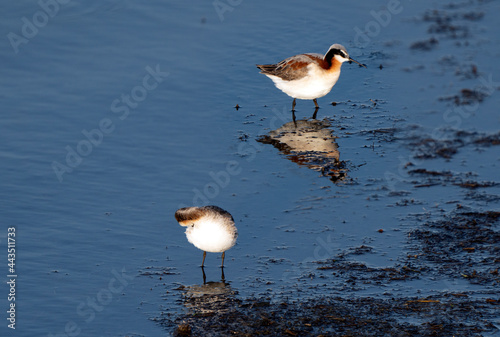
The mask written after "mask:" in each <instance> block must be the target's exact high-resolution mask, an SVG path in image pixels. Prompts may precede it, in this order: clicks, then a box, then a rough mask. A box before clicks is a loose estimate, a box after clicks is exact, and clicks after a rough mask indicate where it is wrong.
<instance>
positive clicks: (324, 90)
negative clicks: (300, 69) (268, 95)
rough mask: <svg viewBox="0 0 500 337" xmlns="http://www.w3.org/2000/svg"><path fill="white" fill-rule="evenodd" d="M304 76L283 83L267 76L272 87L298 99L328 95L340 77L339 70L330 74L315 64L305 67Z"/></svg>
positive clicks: (276, 78) (278, 79) (275, 77)
mask: <svg viewBox="0 0 500 337" xmlns="http://www.w3.org/2000/svg"><path fill="white" fill-rule="evenodd" d="M307 69H308V73H307V75H306V76H304V77H302V78H300V79H297V80H292V81H285V80H283V79H281V78H280V77H277V76H273V75H267V74H266V76H267V77H269V78H270V79H271V80H273V82H274V85H276V87H277V88H278V89H280V90H281V91H283V92H284V93H285V94H287V95H288V96H291V97H293V98H299V99H315V98H319V97H323V96H325V95H326V94H328V93H329V92H330V91H331V90H332V88H333V86H334V85H335V83H337V80H338V79H339V76H340V70H339V71H335V72H331V71H326V70H325V69H323V68H321V67H319V66H318V65H316V64H310V65H308V66H307Z"/></svg>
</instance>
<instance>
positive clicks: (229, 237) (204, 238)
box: [186, 218, 237, 253]
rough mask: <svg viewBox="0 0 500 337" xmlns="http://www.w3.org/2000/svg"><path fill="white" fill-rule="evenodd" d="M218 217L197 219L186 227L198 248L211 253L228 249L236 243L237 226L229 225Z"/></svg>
mask: <svg viewBox="0 0 500 337" xmlns="http://www.w3.org/2000/svg"><path fill="white" fill-rule="evenodd" d="M216 220H217V219H212V218H210V219H204V220H201V221H197V222H196V223H195V224H194V225H192V226H189V227H188V228H187V229H186V236H187V239H188V241H189V242H191V243H192V244H193V245H194V246H195V247H196V248H198V249H201V250H203V251H206V252H210V253H220V252H224V251H226V250H228V249H229V248H231V247H232V246H234V245H235V243H236V237H237V232H236V228H235V227H234V226H233V227H228V226H227V225H224V224H222V223H221V222H220V221H216Z"/></svg>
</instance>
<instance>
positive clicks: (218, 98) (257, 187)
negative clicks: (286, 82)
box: [0, 1, 500, 336]
mask: <svg viewBox="0 0 500 337" xmlns="http://www.w3.org/2000/svg"><path fill="white" fill-rule="evenodd" d="M237 3H238V4H237ZM387 3H388V2H387V1H376V2H373V1H363V2H357V3H356V4H352V3H351V2H348V1H343V2H341V3H338V2H337V3H336V5H335V6H333V4H328V3H323V2H319V1H316V2H312V3H308V5H307V6H304V5H303V3H302V2H299V1H293V2H290V1H288V2H286V5H285V3H284V2H273V3H268V2H263V1H252V2H248V1H240V2H237V1H235V2H233V4H237V5H235V6H230V7H225V8H226V9H227V11H225V12H224V13H222V14H221V16H219V15H218V13H217V11H216V9H215V8H214V6H213V4H212V3H211V2H202V1H198V2H196V3H190V4H179V3H176V2H172V1H169V2H163V1H162V2H160V1H149V2H148V3H144V4H139V3H134V2H129V1H126V2H117V1H104V2H102V1H100V2H98V1H90V2H89V1H87V2H77V1H70V2H68V4H64V5H60V6H59V8H58V10H57V11H56V9H55V7H54V8H52V14H54V16H53V17H50V18H49V17H48V16H47V18H48V19H47V22H46V24H40V22H41V21H37V22H38V23H39V26H40V27H38V31H37V32H36V33H34V32H31V33H32V34H30V37H29V38H27V39H26V40H23V41H24V42H23V43H20V44H19V45H15V46H13V45H12V44H11V43H10V41H9V35H8V34H9V33H11V32H12V33H15V34H17V35H18V36H21V35H22V34H23V31H22V29H23V25H24V24H25V23H23V21H22V18H23V17H26V18H27V19H28V20H29V21H31V22H32V21H33V15H35V16H36V18H37V19H36V20H43V15H42V16H40V14H37V13H39V12H40V11H41V7H40V5H39V4H38V3H37V2H35V1H29V2H23V3H16V4H10V3H9V4H2V5H0V13H1V14H0V19H1V20H0V22H1V26H2V32H3V33H4V36H5V37H6V38H4V39H2V42H1V46H2V48H0V60H1V64H2V65H3V67H2V69H3V70H2V76H1V77H0V89H1V90H0V92H1V93H0V95H1V98H2V102H3V106H4V113H3V114H2V117H1V118H0V123H1V126H2V133H1V135H0V137H1V142H0V144H1V145H0V154H1V157H2V159H1V161H2V165H1V166H0V167H1V176H2V189H0V195H1V198H2V202H1V203H0V210H1V214H2V218H3V221H2V224H3V225H2V232H1V233H0V240H1V241H0V242H1V244H2V247H5V242H6V236H7V227H9V226H15V227H16V229H17V274H18V280H17V283H18V288H17V291H18V293H17V302H16V304H17V305H18V308H19V309H18V310H19V311H18V316H17V328H16V330H17V331H16V332H15V333H17V334H18V335H20V336H21V335H23V336H31V335H48V336H50V335H51V334H52V335H57V336H59V335H61V336H62V335H65V334H64V331H65V329H66V335H70V334H71V333H74V334H73V335H75V333H76V332H78V334H77V335H81V336H86V335H88V336H92V335H101V336H111V335H113V336H116V335H118V336H125V335H138V336H140V335H145V336H157V335H160V334H161V335H165V334H170V333H172V330H171V329H169V328H163V327H162V326H161V325H159V324H156V323H155V321H154V319H156V318H158V317H162V316H163V315H167V316H168V315H171V319H172V320H173V319H174V318H175V317H176V315H177V314H181V313H183V312H184V309H183V304H182V294H181V293H182V292H181V291H179V290H175V289H178V288H179V286H192V285H200V284H201V283H202V273H201V271H200V268H198V265H199V263H200V262H201V257H202V253H201V252H200V251H199V250H197V249H195V248H194V247H193V246H191V245H190V244H189V243H188V242H187V240H186V239H185V235H184V233H183V229H182V228H181V227H180V226H179V225H178V224H177V223H176V222H175V219H174V217H173V214H174V212H175V210H176V209H177V208H179V207H181V206H184V205H192V204H203V203H209V204H215V205H218V206H220V207H223V208H224V209H227V210H228V211H230V212H231V213H232V215H233V217H234V218H235V219H236V223H237V226H238V230H239V239H238V244H237V245H236V246H235V247H234V248H233V249H231V250H230V251H228V252H227V254H226V268H225V270H224V271H225V279H226V281H228V282H229V283H230V286H231V289H232V290H233V291H237V293H238V296H240V297H241V298H245V297H251V296H256V297H258V296H264V297H266V296H267V297H270V298H272V299H273V300H276V301H278V300H279V299H280V298H284V297H289V298H297V299H299V300H300V299H306V298H312V297H315V296H318V295H324V294H325V293H326V294H331V295H332V296H333V295H335V296H364V295H367V294H369V295H372V296H385V295H387V294H391V295H400V296H408V295H414V294H415V293H419V294H422V296H423V295H425V294H434V293H441V292H446V291H467V292H470V294H471V296H477V297H478V298H479V297H481V296H484V294H489V293H491V292H492V291H493V290H494V286H493V285H492V284H489V283H485V284H473V283H471V282H467V280H465V279H464V278H463V277H462V278H461V277H459V276H457V277H449V276H447V275H441V276H440V275H430V276H428V277H426V276H424V277H421V278H419V279H415V280H407V281H401V282H391V283H390V284H384V285H380V284H365V285H363V284H358V285H357V286H356V287H348V286H345V281H346V279H345V278H343V277H339V276H335V277H333V276H332V272H331V270H318V266H319V265H318V263H317V262H318V261H319V262H321V261H323V262H325V261H328V260H330V259H332V258H336V257H337V256H338V254H342V253H346V252H350V251H351V250H353V249H356V248H359V247H360V246H363V245H364V246H368V247H371V248H370V250H369V252H368V253H366V252H365V253H360V254H348V255H347V259H349V260H350V261H354V262H359V263H363V264H366V265H367V266H369V267H373V268H376V267H391V266H394V265H395V264H397V263H398V262H401V261H402V260H403V259H404V258H405V257H406V255H407V254H408V253H409V252H410V251H411V249H412V248H411V247H413V246H412V245H415V244H417V249H419V248H418V247H419V246H418V243H415V242H410V241H409V234H410V233H411V231H412V230H414V229H416V228H420V227H421V226H422V225H424V224H425V223H426V222H431V221H435V220H439V219H441V218H442V217H443V216H444V215H447V214H450V213H451V212H453V211H454V210H456V209H457V204H460V205H461V207H463V208H464V209H466V210H475V211H488V210H498V206H499V205H498V204H499V200H500V198H499V197H498V195H499V185H498V166H499V164H500V162H499V159H500V152H499V151H500V148H499V147H498V146H493V145H491V144H493V143H492V142H490V143H491V144H488V143H486V144H487V145H484V144H485V143H481V142H477V140H478V139H480V138H481V137H483V138H484V137H485V136H487V135H490V134H497V133H498V130H499V126H500V119H499V117H498V112H497V106H498V103H499V95H498V87H499V86H500V84H499V83H498V77H497V74H498V73H499V66H498V63H497V62H496V60H497V59H498V57H499V56H500V55H499V53H500V50H499V48H498V45H500V44H499V36H498V34H497V32H498V28H499V27H498V21H497V20H496V17H495V15H493V13H497V12H498V10H499V4H498V3H497V2H486V3H483V2H470V3H462V2H458V1H457V2H452V3H455V4H456V6H448V5H441V4H440V3H437V2H434V1H419V2H406V1H402V2H401V6H400V7H398V10H397V12H398V13H395V14H391V17H390V18H389V17H387V16H386V17H385V20H386V21H383V20H382V19H380V20H382V21H377V20H376V18H375V16H374V15H373V14H372V13H371V11H376V13H380V11H382V10H384V9H385V8H387ZM339 4H340V6H339ZM433 9H436V10H440V11H444V12H445V13H447V14H448V15H449V16H450V17H451V18H452V21H451V22H452V24H453V25H455V27H466V28H460V29H456V30H455V31H452V32H451V31H450V30H444V31H441V32H435V31H432V29H433V28H432V27H433V22H432V21H431V20H430V19H429V18H427V20H423V19H422V18H424V14H425V13H432V12H426V11H427V10H433ZM467 13H483V14H484V16H483V17H481V18H479V19H471V17H470V16H464V14H467ZM37 15H38V16H37ZM380 22H382V23H380ZM42 23H43V22H42ZM377 27H378V28H377ZM357 28H359V30H361V31H364V30H365V29H366V30H368V32H367V35H366V36H365V38H361V37H360V35H359V34H358V33H357V32H358V31H359V30H358V29H357ZM25 29H28V30H27V32H28V33H29V32H30V31H29V28H25ZM370 29H372V30H371V31H370ZM434 29H435V28H434ZM430 30H431V32H430ZM25 32H26V31H25ZM464 32H466V35H465V36H454V35H453V34H460V33H463V34H465V33H464ZM11 36H12V35H11ZM432 37H434V38H436V39H437V40H438V41H439V42H438V43H437V44H432V43H430V42H428V41H429V39H430V38H432ZM419 41H420V42H421V41H427V42H428V45H430V48H431V49H430V50H422V48H415V47H414V48H412V46H414V43H416V42H419ZM332 43H342V44H343V45H345V46H346V48H347V49H348V51H349V53H350V55H351V56H352V57H353V58H355V59H356V60H358V61H360V62H362V63H365V64H367V65H368V69H364V68H360V67H358V66H357V65H355V64H344V65H343V68H342V75H341V78H340V80H339V82H338V83H337V85H336V86H335V87H334V89H333V90H332V92H331V93H330V94H328V95H327V96H325V97H323V98H321V99H319V104H320V106H321V109H320V110H319V111H318V116H317V120H318V121H321V123H324V124H327V125H329V127H328V128H329V130H331V132H330V133H331V136H332V137H333V138H334V139H335V142H336V144H337V145H338V158H339V160H340V161H341V162H342V163H344V165H345V166H343V169H344V172H345V175H346V176H345V178H344V179H341V180H339V181H335V182H333V181H332V180H331V179H330V177H329V176H328V175H325V174H322V172H321V170H318V169H317V164H318V163H314V165H316V166H315V167H312V168H314V169H311V165H309V166H308V165H297V163H296V162H294V161H293V160H289V159H290V158H289V157H288V155H287V154H285V153H280V150H279V149H278V148H276V147H274V146H272V145H269V144H264V143H262V142H258V141H257V140H258V139H259V138H260V137H262V136H265V135H267V134H270V133H272V131H273V130H278V129H279V128H280V127H281V126H282V125H284V124H286V123H289V122H290V121H291V118H292V117H291V113H290V112H289V110H290V108H291V98H289V97H287V96H286V95H285V94H283V93H281V92H279V91H278V90H277V89H275V88H274V86H273V84H272V82H271V81H270V80H269V79H267V78H266V77H265V76H262V75H260V74H258V70H257V69H256V68H255V64H257V63H271V62H276V61H279V60H281V59H283V58H284V57H287V56H291V55H293V54H295V53H302V52H318V53H324V52H325V51H326V50H327V48H328V46H329V45H331V44H332ZM417 47H418V45H417ZM473 65H475V66H476V67H477V71H476V72H474V71H473ZM380 66H382V67H380ZM380 68H382V69H380ZM491 82H493V84H491V85H485V83H486V84H488V83H491ZM146 88H147V89H146ZM475 88H479V89H480V90H481V92H483V94H484V97H482V98H481V100H476V101H474V100H473V101H472V102H470V104H465V105H463V104H462V105H455V103H454V102H455V101H456V99H455V98H453V97H454V96H455V95H459V100H460V99H462V100H466V99H469V96H467V92H465V94H464V92H462V91H461V90H462V89H475ZM464 95H465V96H464ZM450 97H451V98H450ZM332 101H334V102H337V105H335V106H333V105H331V104H330V103H331V102H332ZM237 104H238V106H240V107H241V108H240V109H235V108H234V106H236V105H237ZM313 107H314V105H313V103H312V102H310V101H298V103H297V112H296V115H297V119H298V120H303V119H307V118H309V117H310V116H312V114H313V112H314V109H313ZM94 130H99V131H94ZM456 130H459V131H466V132H468V134H465V133H461V134H460V133H459V134H457V133H456V132H455V131H456ZM89 132H90V134H91V136H90V137H91V139H90V140H91V141H93V142H94V143H91V142H90V141H88V140H87V138H86V136H85V134H88V133H89ZM92 137H93V138H92ZM429 138H433V139H439V140H442V141H444V140H448V141H449V143H446V146H447V147H448V148H453V149H456V153H453V154H451V155H449V156H448V157H446V156H442V155H440V154H447V153H449V152H446V151H444V152H443V151H441V152H435V151H434V150H436V149H438V150H439V147H438V146H434V144H435V143H432V144H431V145H428V144H430V143H429V142H427V143H426V142H425V141H424V140H425V139H429ZM426 144H427V145H426ZM490 145H491V146H490ZM73 151H77V152H79V153H80V159H79V157H77V156H76V155H74V154H73V155H71V154H69V155H68V153H74V152H73ZM448 151H449V150H448ZM429 153H438V154H437V155H435V158H423V157H422V156H421V155H422V154H425V155H428V154H429ZM409 162H411V163H412V164H413V166H408V163H409ZM323 164H324V163H323ZM54 165H56V166H57V168H58V170H59V173H58V174H57V173H56V172H55V171H54ZM405 166H406V167H405ZM419 168H425V169H426V170H430V171H439V172H442V171H450V172H451V173H452V177H451V178H449V177H448V178H446V177H445V178H443V177H441V178H440V177H437V178H436V177H434V180H432V181H429V180H427V177H421V176H418V175H415V174H413V175H412V174H410V173H409V170H411V169H419ZM464 181H476V182H493V183H495V184H496V185H495V184H492V186H490V187H479V188H476V189H467V188H464V187H460V186H458V185H457V184H458V183H460V182H464ZM425 184H427V185H429V186H421V185H425ZM419 186H420V187H419ZM380 229H383V232H379V231H378V230H380ZM410 237H411V235H410ZM219 263H220V256H219V255H218V254H209V255H208V256H207V261H206V265H207V268H206V269H205V272H206V274H207V275H206V276H207V280H209V281H219V280H220V269H219V268H217V266H218V265H219ZM4 274H5V276H6V275H7V273H6V272H4ZM2 289H3V290H4V291H3V293H4V294H6V295H7V292H8V288H7V287H6V286H5V285H4V287H3V288H2ZM93 299H95V300H93ZM1 301H2V303H3V305H2V306H3V307H4V308H7V306H8V301H7V299H6V296H3V297H2V299H1ZM93 301H96V302H95V303H97V304H93V303H94V302H93ZM0 331H2V335H5V334H6V333H7V334H9V335H13V331H11V329H8V328H7V327H6V324H5V322H4V323H3V324H2V325H0Z"/></svg>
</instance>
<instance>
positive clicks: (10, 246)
mask: <svg viewBox="0 0 500 337" xmlns="http://www.w3.org/2000/svg"><path fill="white" fill-rule="evenodd" d="M7 253H8V255H7V260H8V261H9V263H8V267H9V273H10V274H15V272H16V268H15V266H16V228H15V227H9V229H8V232H7Z"/></svg>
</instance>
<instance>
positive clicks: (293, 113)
mask: <svg viewBox="0 0 500 337" xmlns="http://www.w3.org/2000/svg"><path fill="white" fill-rule="evenodd" d="M292 120H293V124H294V125H295V127H297V121H296V120H295V111H293V110H292Z"/></svg>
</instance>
